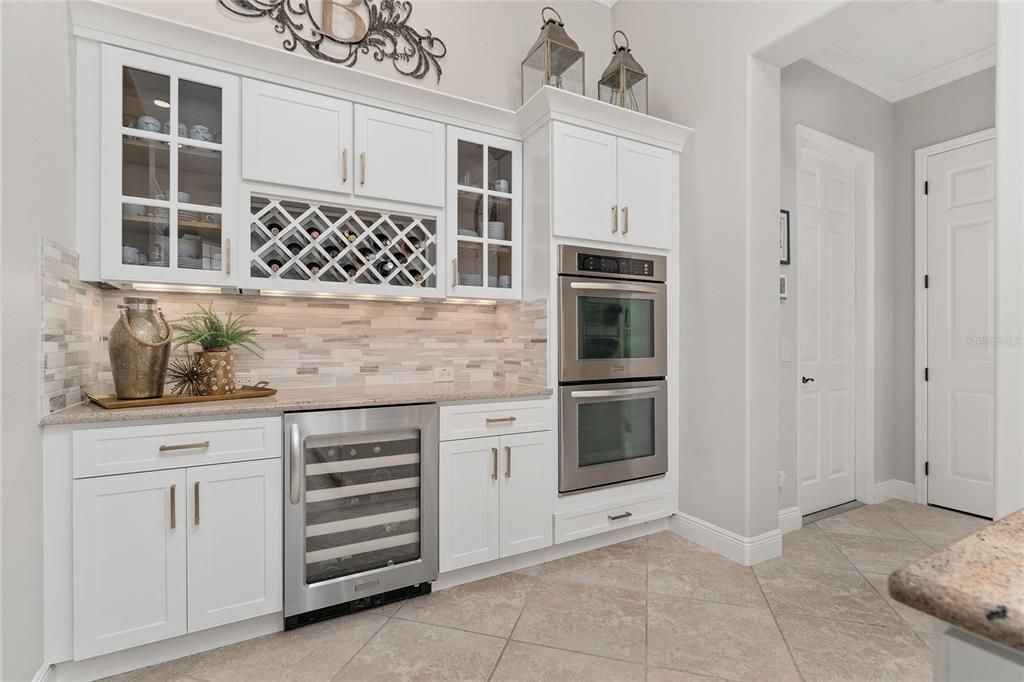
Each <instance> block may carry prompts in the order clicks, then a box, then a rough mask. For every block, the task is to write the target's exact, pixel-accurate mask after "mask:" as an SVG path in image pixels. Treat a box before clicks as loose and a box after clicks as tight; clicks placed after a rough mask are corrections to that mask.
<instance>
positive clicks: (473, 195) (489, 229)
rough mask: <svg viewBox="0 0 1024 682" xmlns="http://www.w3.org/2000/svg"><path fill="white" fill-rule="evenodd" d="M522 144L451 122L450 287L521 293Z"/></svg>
mask: <svg viewBox="0 0 1024 682" xmlns="http://www.w3.org/2000/svg"><path fill="white" fill-rule="evenodd" d="M521 157H522V144H521V143H519V142H516V141H514V140H509V139H506V138H502V137H496V136H493V135H485V134H483V133H477V132H474V131H471V130H463V129H461V128H453V127H449V128H448V183H447V185H448V201H447V205H448V213H447V221H448V235H447V237H448V238H447V243H448V244H449V245H450V246H451V247H452V249H451V252H450V258H451V280H450V281H449V282H448V285H449V287H448V293H449V295H451V296H458V297H482V298H494V299H499V298H500V299H508V298H519V297H520V292H521V291H522V283H521V282H520V273H521V270H522V266H521V263H522V232H523V230H522V200H521V196H522V158H521Z"/></svg>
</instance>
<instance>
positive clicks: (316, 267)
mask: <svg viewBox="0 0 1024 682" xmlns="http://www.w3.org/2000/svg"><path fill="white" fill-rule="evenodd" d="M306 269H307V270H309V271H310V273H312V275H313V276H314V277H316V276H317V275H319V274H320V264H319V263H317V262H316V261H309V262H308V263H306Z"/></svg>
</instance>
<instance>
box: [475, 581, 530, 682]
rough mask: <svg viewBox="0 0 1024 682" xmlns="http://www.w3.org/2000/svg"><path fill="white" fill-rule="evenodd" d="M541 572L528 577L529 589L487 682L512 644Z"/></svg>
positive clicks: (496, 670)
mask: <svg viewBox="0 0 1024 682" xmlns="http://www.w3.org/2000/svg"><path fill="white" fill-rule="evenodd" d="M541 566H542V568H541V572H543V570H544V569H543V564H541ZM541 572H538V573H537V575H534V576H529V577H530V578H531V580H530V587H529V589H527V590H526V594H525V595H524V596H523V606H522V608H520V609H519V613H518V614H516V622H514V623H512V628H511V629H510V630H509V631H508V637H506V638H505V646H503V647H502V648H501V654H499V655H498V658H497V660H496V661H494V667H493V668H491V674H490V675H488V676H487V680H488V682H490V680H491V679H492V678H493V677H494V673H496V672H498V666H499V665H501V659H503V658H505V652H506V651H508V645H509V644H511V643H512V635H514V634H515V633H516V628H517V627H519V620H520V619H521V618H522V617H523V613H524V612H525V611H526V606H527V604H529V603H530V595H531V594H532V593H533V591H534V590H536V589H537V584H538V583H539V582H540V576H541Z"/></svg>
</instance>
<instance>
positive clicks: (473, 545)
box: [439, 438, 500, 573]
mask: <svg viewBox="0 0 1024 682" xmlns="http://www.w3.org/2000/svg"><path fill="white" fill-rule="evenodd" d="M499 456H500V453H499V443H498V438H474V439H470V440H462V441H450V442H447V443H441V452H440V464H441V466H440V489H439V492H440V502H439V521H440V543H441V551H440V570H441V572H442V573H443V572H445V571H452V570H455V569H457V568H462V567H464V566H471V565H473V564H479V563H483V562H484V561H490V560H492V559H497V558H498V556H499V548H498V543H499V525H498V514H499V505H500V501H499V493H500V490H499V484H498V478H499V476H500V473H499V468H500V463H499V461H498V458H499Z"/></svg>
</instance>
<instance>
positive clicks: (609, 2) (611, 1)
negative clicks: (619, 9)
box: [593, 0, 621, 9]
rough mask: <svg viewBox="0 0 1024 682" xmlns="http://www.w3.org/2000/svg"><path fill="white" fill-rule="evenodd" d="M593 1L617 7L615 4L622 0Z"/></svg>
mask: <svg viewBox="0 0 1024 682" xmlns="http://www.w3.org/2000/svg"><path fill="white" fill-rule="evenodd" d="M593 2H596V3H597V4H599V5H603V6H604V7H608V8H609V9H610V8H612V7H615V5H617V4H619V2H621V0H593Z"/></svg>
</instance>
